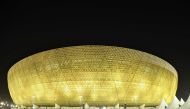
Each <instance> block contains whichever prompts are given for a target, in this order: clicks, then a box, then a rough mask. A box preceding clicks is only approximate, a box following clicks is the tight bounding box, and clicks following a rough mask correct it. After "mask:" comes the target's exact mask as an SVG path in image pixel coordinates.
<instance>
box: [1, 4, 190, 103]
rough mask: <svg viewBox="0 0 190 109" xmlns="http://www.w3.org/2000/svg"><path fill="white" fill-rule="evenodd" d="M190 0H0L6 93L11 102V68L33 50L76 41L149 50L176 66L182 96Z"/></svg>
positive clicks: (189, 72)
mask: <svg viewBox="0 0 190 109" xmlns="http://www.w3.org/2000/svg"><path fill="white" fill-rule="evenodd" d="M188 7H189V4H188V3H186V2H185V1H180V2H179V1H172V2H168V3H167V2H164V3H162V2H144V1H143V2H131V3H116V2H111V1H109V2H105V3H103V2H100V3H98V2H81V1H80V2H71V3H68V2H47V1H46V2H41V3H40V2H16V1H15V2H11V3H10V2H2V3H0V8H1V9H0V17H1V21H0V50H1V51H0V97H1V98H2V99H5V100H8V101H11V97H10V95H9V91H8V86H7V72H8V70H9V68H10V67H11V66H12V65H13V64H14V63H16V62H18V61H19V60H21V59H23V58H25V57H27V56H30V55H32V54H35V53H38V52H41V51H44V50H48V49H53V48H59V47H66V46H73V45H112V46H120V47H127V48H132V49H137V50H141V51H145V52H147V53H151V54H153V55H156V56H158V57H160V58H162V59H164V60H166V61H168V62H169V63H170V64H171V65H173V66H174V67H175V69H176V70H177V72H178V79H179V80H178V90H177V94H176V95H177V97H178V98H184V99H185V100H186V99H187V97H188V96H189V94H190V87H189V84H190V79H189V78H190V64H189V62H190V43H189V42H190V37H189V36H190V16H189V8H188Z"/></svg>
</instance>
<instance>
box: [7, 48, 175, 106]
mask: <svg viewBox="0 0 190 109" xmlns="http://www.w3.org/2000/svg"><path fill="white" fill-rule="evenodd" d="M7 79H8V88H9V91H10V95H11V97H12V99H13V101H14V103H15V104H16V105H18V106H20V107H35V108H38V107H56V108H81V109H82V108H86V109H87V108H90V107H92V108H102V107H106V108H112V109H113V108H120V107H122V108H126V107H138V106H142V105H144V106H146V107H156V106H158V105H160V103H161V102H162V101H163V100H164V101H165V102H166V103H167V104H170V103H171V102H172V100H173V99H174V98H175V94H176V90H177V84H178V74H177V71H176V70H175V68H174V67H172V65H170V64H169V63H168V62H166V61H165V60H163V59H161V58H159V57H157V56H154V55H152V54H149V53H146V52H142V51H138V50H134V49H129V48H123V47H116V46H104V45H82V46H70V47H63V48H57V49H52V50H47V51H43V52H40V53H37V54H34V55H31V56H29V57H26V58H24V59H22V60H21V61H19V62H17V63H16V64H14V65H13V66H12V67H11V68H10V70H9V72H8V78H7Z"/></svg>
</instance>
